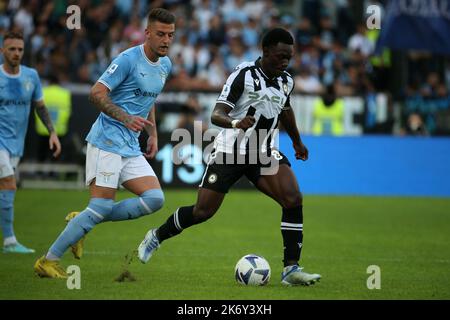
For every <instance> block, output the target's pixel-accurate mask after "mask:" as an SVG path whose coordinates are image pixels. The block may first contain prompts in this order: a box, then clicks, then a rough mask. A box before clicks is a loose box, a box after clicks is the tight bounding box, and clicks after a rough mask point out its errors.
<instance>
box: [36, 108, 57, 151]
mask: <svg viewBox="0 0 450 320" xmlns="http://www.w3.org/2000/svg"><path fill="white" fill-rule="evenodd" d="M34 107H35V109H36V113H37V115H38V117H39V118H40V119H41V121H42V123H43V124H44V126H45V127H46V128H47V130H48V133H49V134H50V136H49V139H48V146H49V148H50V150H53V156H54V157H57V156H59V155H60V154H61V142H60V141H59V138H58V135H57V134H56V131H55V128H54V127H53V123H52V119H51V118H50V114H49V113H48V110H47V108H46V107H45V104H44V101H42V100H40V101H36V102H34Z"/></svg>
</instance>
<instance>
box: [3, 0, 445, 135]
mask: <svg viewBox="0 0 450 320" xmlns="http://www.w3.org/2000/svg"><path fill="white" fill-rule="evenodd" d="M386 2H387V1H381V0H380V1H372V0H365V1H359V0H358V1H356V0H335V1H325V0H302V1H296V0H291V1H283V0H278V1H277V0H258V1H255V0H254V1H244V0H192V1H189V0H184V1H183V0H165V1H164V0H156V1H146V0H104V1H101V0H78V1H68V0H53V1H52V0H29V1H23V0H22V1H21V0H9V1H8V0H0V40H1V37H2V34H3V33H4V32H5V30H8V29H16V30H19V31H22V32H23V34H24V36H25V40H26V55H25V57H24V63H25V64H27V65H31V66H33V67H35V68H36V69H37V70H38V72H39V74H40V75H41V77H42V78H48V77H50V76H51V74H56V75H57V77H58V78H59V79H60V81H61V82H62V83H64V82H75V83H88V84H90V83H94V82H95V81H96V80H97V79H98V78H99V76H100V75H101V74H102V73H103V71H104V70H105V69H106V68H107V66H108V65H109V63H110V62H111V60H112V59H113V58H114V57H116V56H117V55H118V54H119V53H120V52H122V51H123V50H125V49H127V48H129V47H131V46H134V45H137V44H140V43H142V42H143V40H144V36H145V35H144V30H145V27H146V15H147V13H148V11H149V10H150V9H152V8H153V7H165V8H167V9H169V10H171V11H172V12H173V13H174V14H175V15H176V16H177V22H176V36H175V41H174V43H173V45H172V47H171V50H170V57H171V59H172V62H173V72H172V74H171V76H170V78H169V79H168V82H167V84H166V90H187V91H217V90H220V89H221V87H222V85H223V83H224V81H225V80H226V78H227V76H228V75H229V74H230V73H231V72H232V70H233V69H234V67H235V66H236V65H238V64H239V63H241V62H242V61H248V60H255V59H256V58H258V57H259V56H260V55H261V53H260V48H259V43H260V38H261V36H262V34H263V33H264V31H266V30H267V29H269V28H271V27H273V26H283V27H285V28H287V29H288V30H290V31H291V33H292V34H293V36H294V37H295V41H296V49H297V50H296V54H295V56H294V58H293V61H292V62H291V64H290V67H289V70H288V71H289V72H290V73H291V74H292V75H293V76H294V77H295V80H296V87H295V91H296V92H298V93H306V94H317V95H320V94H324V93H326V92H327V88H329V87H330V86H333V88H334V91H335V93H336V94H337V95H338V96H344V95H361V96H364V97H370V95H371V94H373V93H374V92H387V91H388V89H389V87H388V86H389V84H390V80H392V77H390V72H392V60H393V58H392V52H390V51H389V50H387V49H383V50H381V51H380V52H377V54H376V55H375V47H376V41H377V38H378V36H379V31H378V30H368V29H367V28H366V25H365V23H363V21H364V15H365V10H363V9H362V8H366V7H367V6H368V5H370V4H376V5H378V6H379V7H380V8H382V9H383V8H385V5H386ZM358 3H359V4H358ZM361 3H363V4H362V5H361ZM72 4H76V5H78V6H79V7H80V9H81V28H80V29H75V30H69V29H68V28H67V26H66V19H67V17H68V15H67V13H66V10H67V7H68V6H70V5H72ZM358 5H359V6H360V7H359V8H360V10H359V11H358V10H355V6H356V7H357V6H358ZM383 10H384V9H383ZM0 62H1V57H0ZM447 67H448V64H447ZM449 70H450V69H449ZM423 74H424V75H425V74H428V73H427V72H425V73H423ZM449 74H450V72H449ZM430 77H433V76H430ZM438 78H439V77H438ZM420 81H422V82H420ZM430 81H431V83H430ZM408 83H409V84H408V87H407V88H404V90H403V91H402V92H403V93H404V96H403V98H407V99H410V98H411V99H410V100H411V101H412V102H411V103H409V104H408V107H407V109H406V110H413V109H414V111H417V110H416V109H417V108H416V107H412V106H411V105H414V103H416V102H417V101H419V100H420V97H422V98H423V99H425V98H424V97H425V96H424V93H426V92H432V94H433V95H438V96H439V97H444V96H447V97H448V85H449V81H448V79H444V78H442V77H441V78H439V79H438V83H439V84H436V80H430V79H426V78H425V76H424V77H423V79H420V80H419V83H418V82H417V79H414V81H409V82H408ZM424 86H425V87H427V88H428V89H424ZM430 86H431V87H432V88H431V89H430V88H429V87H430ZM427 90H428V91H427ZM430 90H431V91H430ZM427 97H428V96H427ZM447 104H448V103H447ZM441 107H442V106H441ZM447 108H448V105H447ZM422 111H423V110H422ZM418 113H419V116H420V117H422V118H423V121H424V122H425V126H428V125H429V123H431V122H432V121H431V120H427V119H425V118H426V117H424V116H423V115H422V114H421V111H420V110H419V111H418ZM405 116H406V117H407V115H405ZM426 121H428V122H429V123H428V124H427V123H426ZM405 123H407V120H405ZM428 131H430V130H428ZM405 132H407V130H406V128H405Z"/></svg>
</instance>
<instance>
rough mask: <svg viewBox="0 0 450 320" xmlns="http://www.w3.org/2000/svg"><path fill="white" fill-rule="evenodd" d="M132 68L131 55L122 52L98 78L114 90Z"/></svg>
mask: <svg viewBox="0 0 450 320" xmlns="http://www.w3.org/2000/svg"><path fill="white" fill-rule="evenodd" d="M130 70H131V63H130V56H129V55H127V54H121V55H119V56H118V57H117V58H115V59H114V60H113V61H112V62H111V64H110V65H109V67H108V69H106V71H105V72H104V73H103V74H102V75H101V77H100V78H99V79H98V82H100V83H103V84H104V85H105V86H107V87H108V89H109V90H110V91H112V90H114V89H115V88H116V87H117V86H119V85H120V84H121V83H122V81H124V80H125V79H126V77H127V76H128V74H129V73H130Z"/></svg>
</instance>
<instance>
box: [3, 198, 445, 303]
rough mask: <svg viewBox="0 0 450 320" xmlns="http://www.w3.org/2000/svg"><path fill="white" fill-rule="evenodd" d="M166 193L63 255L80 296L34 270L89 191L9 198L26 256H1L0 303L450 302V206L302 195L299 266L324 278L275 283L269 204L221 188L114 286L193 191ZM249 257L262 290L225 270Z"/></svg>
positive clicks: (276, 237)
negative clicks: (374, 272) (151, 232)
mask: <svg viewBox="0 0 450 320" xmlns="http://www.w3.org/2000/svg"><path fill="white" fill-rule="evenodd" d="M165 194H166V204H165V207H164V208H163V209H162V210H161V211H159V212H158V213H156V214H154V215H151V216H147V217H144V218H141V219H137V220H133V221H124V222H108V223H104V224H100V225H98V226H97V227H96V228H95V229H94V230H93V231H92V232H91V233H90V234H89V235H88V236H87V238H86V241H85V255H84V256H83V259H82V260H75V259H74V258H73V257H72V256H71V253H70V251H68V252H67V253H66V255H65V256H64V258H63V260H62V264H63V266H65V267H67V266H69V265H78V266H79V267H80V270H81V289H79V290H77V289H73V290H69V289H68V288H67V284H66V281H65V280H55V279H40V278H38V277H37V276H36V275H35V274H34V272H33V264H34V261H35V260H36V259H37V258H38V257H40V256H41V255H43V254H44V253H45V252H46V250H47V249H48V247H49V246H50V244H51V243H52V241H53V240H54V239H55V238H56V237H57V236H58V234H59V233H60V231H61V230H62V229H63V227H64V226H65V222H64V217H65V215H66V214H67V213H68V212H70V211H75V210H77V211H79V210H80V209H83V208H84V207H85V206H86V204H87V201H88V192H87V191H50V190H19V191H18V193H17V197H16V208H15V212H16V218H15V229H16V234H17V236H18V239H19V240H20V241H21V242H22V243H23V244H25V245H27V246H30V247H32V248H34V249H36V253H35V254H32V255H11V254H1V253H0V284H1V285H0V299H165V300H171V299H177V300H197V299H221V300H222V299H223V300H235V299H238V300H240V299H252V300H270V299H277V300H306V299H389V300H390V299H450V272H449V271H450V199H433V198H390V197H337V196H336V197H335V196H330V197H326V196H310V195H307V196H305V199H304V230H305V231H304V247H303V253H302V261H301V264H302V265H303V266H304V267H305V271H309V272H315V273H320V274H322V277H323V278H322V280H321V282H319V283H318V284H316V285H315V286H311V287H283V286H282V285H281V284H280V272H281V268H282V262H281V260H282V242H281V233H280V217H281V211H280V208H279V207H278V205H277V204H276V203H275V202H273V201H272V200H271V199H269V198H267V197H266V196H264V195H262V194H260V193H258V192H256V191H239V190H232V191H231V192H230V193H229V194H228V195H227V197H226V198H225V201H224V204H223V205H222V207H221V209H220V211H219V212H218V213H217V214H216V216H215V217H214V218H213V219H211V220H209V221H207V222H206V223H203V224H201V225H198V226H194V227H192V228H190V229H188V230H185V231H184V232H183V233H182V234H181V235H180V236H178V237H176V238H173V239H170V240H168V241H166V242H164V243H163V245H162V246H161V248H160V249H159V250H158V251H157V252H156V254H155V255H154V256H153V258H152V259H151V260H150V262H149V263H148V264H146V265H143V264H141V263H140V262H139V261H138V260H137V258H135V259H134V261H132V263H131V264H130V265H129V271H130V272H131V273H132V275H134V276H135V278H136V281H134V282H115V281H114V279H115V278H116V277H117V276H118V275H119V274H120V273H121V271H122V266H123V265H124V257H125V255H126V254H129V253H132V252H133V250H135V249H136V247H137V245H138V244H139V243H140V241H141V240H142V238H143V236H144V234H145V233H146V231H147V230H148V229H149V228H150V227H154V226H159V225H160V224H161V223H162V222H163V221H165V220H166V219H167V217H168V216H169V215H170V214H171V213H172V212H173V211H174V210H175V209H176V208H177V207H178V206H181V205H190V204H193V203H194V200H195V198H196V191H195V190H191V191H176V190H166V191H165ZM129 195H130V194H129V193H126V192H119V193H118V197H117V198H118V199H124V198H126V197H128V196H129ZM248 253H256V254H260V255H262V256H264V257H265V258H266V259H267V260H268V261H269V263H270V265H271V268H272V277H271V280H270V282H269V284H268V285H267V286H264V287H245V286H242V285H238V284H237V283H236V282H235V280H234V266H235V264H236V262H237V261H238V260H239V258H240V257H241V256H243V255H245V254H248ZM370 265H377V266H379V267H380V271H381V289H373V290H369V289H368V288H367V281H368V278H369V277H370V276H371V274H369V273H367V268H368V266H370Z"/></svg>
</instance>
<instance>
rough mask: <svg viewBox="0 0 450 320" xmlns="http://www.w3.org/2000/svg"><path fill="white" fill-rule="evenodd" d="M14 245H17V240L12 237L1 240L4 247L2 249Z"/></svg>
mask: <svg viewBox="0 0 450 320" xmlns="http://www.w3.org/2000/svg"><path fill="white" fill-rule="evenodd" d="M16 243H17V239H16V237H15V236H12V237H8V238H5V239H3V246H4V247H6V246H10V245H12V244H16Z"/></svg>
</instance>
